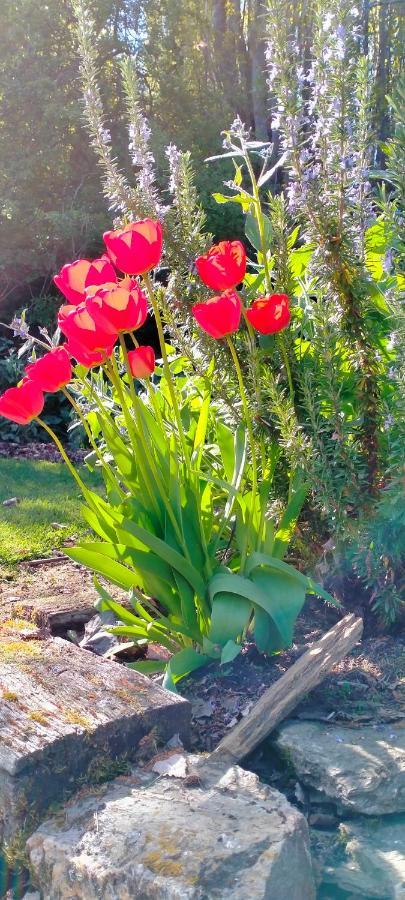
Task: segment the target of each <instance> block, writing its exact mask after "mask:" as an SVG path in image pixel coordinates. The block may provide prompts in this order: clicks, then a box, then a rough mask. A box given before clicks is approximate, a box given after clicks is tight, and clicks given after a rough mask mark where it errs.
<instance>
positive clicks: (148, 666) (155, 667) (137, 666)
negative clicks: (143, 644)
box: [127, 659, 166, 675]
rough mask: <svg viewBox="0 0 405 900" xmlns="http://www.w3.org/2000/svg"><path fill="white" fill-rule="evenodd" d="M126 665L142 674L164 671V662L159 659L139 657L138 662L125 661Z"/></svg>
mask: <svg viewBox="0 0 405 900" xmlns="http://www.w3.org/2000/svg"><path fill="white" fill-rule="evenodd" d="M127 666H128V669H134V670H135V672H141V674H142V675H155V674H156V672H164V670H165V668H166V663H165V662H164V660H161V659H140V660H139V662H133V663H127Z"/></svg>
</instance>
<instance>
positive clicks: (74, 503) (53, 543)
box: [0, 459, 102, 577]
mask: <svg viewBox="0 0 405 900" xmlns="http://www.w3.org/2000/svg"><path fill="white" fill-rule="evenodd" d="M81 474H82V477H83V480H84V481H85V483H86V484H88V485H89V486H93V487H95V488H100V487H101V483H102V480H101V476H100V475H99V474H98V473H97V474H95V475H91V474H90V472H88V471H87V469H86V468H85V467H83V469H82V472H81ZM11 497H18V499H19V501H20V502H19V503H18V504H17V505H16V506H11V507H6V506H3V505H2V503H3V500H8V499H10V498H11ZM80 503H81V497H80V492H79V490H78V488H77V486H76V484H75V482H74V481H73V479H72V477H71V476H70V475H69V472H68V471H67V470H66V468H65V466H64V465H63V464H62V463H50V462H38V461H31V460H26V459H0V576H3V577H4V576H5V575H6V574H10V572H12V570H13V567H14V566H15V565H16V563H18V562H20V561H21V560H23V559H31V558H35V557H41V556H46V555H49V553H51V551H52V550H53V548H57V547H61V546H62V545H63V542H64V541H65V540H66V538H68V537H69V536H71V535H73V534H75V535H76V534H77V535H78V536H80V534H82V533H83V532H84V531H85V530H86V529H87V528H88V526H87V525H86V523H85V522H84V520H82V518H81V514H80ZM52 522H57V523H58V524H60V525H66V526H67V528H63V529H60V530H58V529H55V528H53V527H52Z"/></svg>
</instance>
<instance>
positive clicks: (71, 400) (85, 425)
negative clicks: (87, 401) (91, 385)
mask: <svg viewBox="0 0 405 900" xmlns="http://www.w3.org/2000/svg"><path fill="white" fill-rule="evenodd" d="M62 394H64V395H65V397H66V399H67V400H68V401H69V403H70V404H71V406H72V407H73V409H74V411H75V413H76V415H77V416H79V419H80V421H81V423H82V425H83V428H84V430H85V432H86V435H87V438H88V440H89V442H90V444H91V446H92V447H93V450H94V452H95V453H96V454H97V457H98V459H99V460H100V462H101V465H102V466H103V468H104V469H105V470H106V473H107V477H108V478H111V480H112V482H113V484H114V486H115V488H116V490H117V491H118V493H119V494H120V495H121V497H124V496H125V494H124V491H123V490H122V488H121V486H120V484H119V481H118V479H117V477H116V475H115V472H114V471H113V470H112V468H111V466H110V465H109V464H108V463H107V462H106V460H105V459H104V457H103V454H102V453H101V451H100V449H99V447H97V444H96V442H95V440H94V438H93V435H92V433H91V428H90V427H89V425H88V423H87V422H86V419H85V417H84V415H83V413H82V411H81V409H80V406H79V404H78V403H76V400H75V399H74V397H72V394H71V393H70V392H69V391H68V390H67V389H66V388H62Z"/></svg>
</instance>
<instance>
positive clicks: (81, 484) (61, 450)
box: [36, 416, 87, 496]
mask: <svg viewBox="0 0 405 900" xmlns="http://www.w3.org/2000/svg"><path fill="white" fill-rule="evenodd" d="M36 422H38V424H39V425H41V426H42V428H44V429H45V431H47V432H48V434H49V436H50V437H51V438H52V440H53V442H54V443H55V444H56V446H57V448H58V450H59V453H60V455H61V457H62V459H63V460H64V462H65V463H66V465H67V467H68V469H69V471H70V474H71V475H72V476H73V478H74V479H75V481H76V482H77V484H78V485H79V488H80V490H81V491H82V493H83V495H84V496H86V492H87V488H86V485H85V484H84V482H83V481H82V479H81V478H80V475H78V473H77V472H76V469H75V467H74V466H73V465H72V463H71V462H70V459H69V457H68V455H67V453H66V450H65V448H64V447H63V445H62V444H61V442H60V440H59V438H58V437H57V436H56V434H55V432H54V431H52V428H50V427H49V425H47V423H46V422H44V420H43V419H40V418H39V416H37V417H36Z"/></svg>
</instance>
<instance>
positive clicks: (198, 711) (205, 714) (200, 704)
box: [192, 700, 213, 719]
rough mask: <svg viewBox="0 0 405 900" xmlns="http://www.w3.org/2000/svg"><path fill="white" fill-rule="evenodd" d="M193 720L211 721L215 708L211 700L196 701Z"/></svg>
mask: <svg viewBox="0 0 405 900" xmlns="http://www.w3.org/2000/svg"><path fill="white" fill-rule="evenodd" d="M192 710H193V719H209V718H210V716H212V713H213V708H212V704H211V703H210V702H209V700H195V701H194V703H193V704H192Z"/></svg>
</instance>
